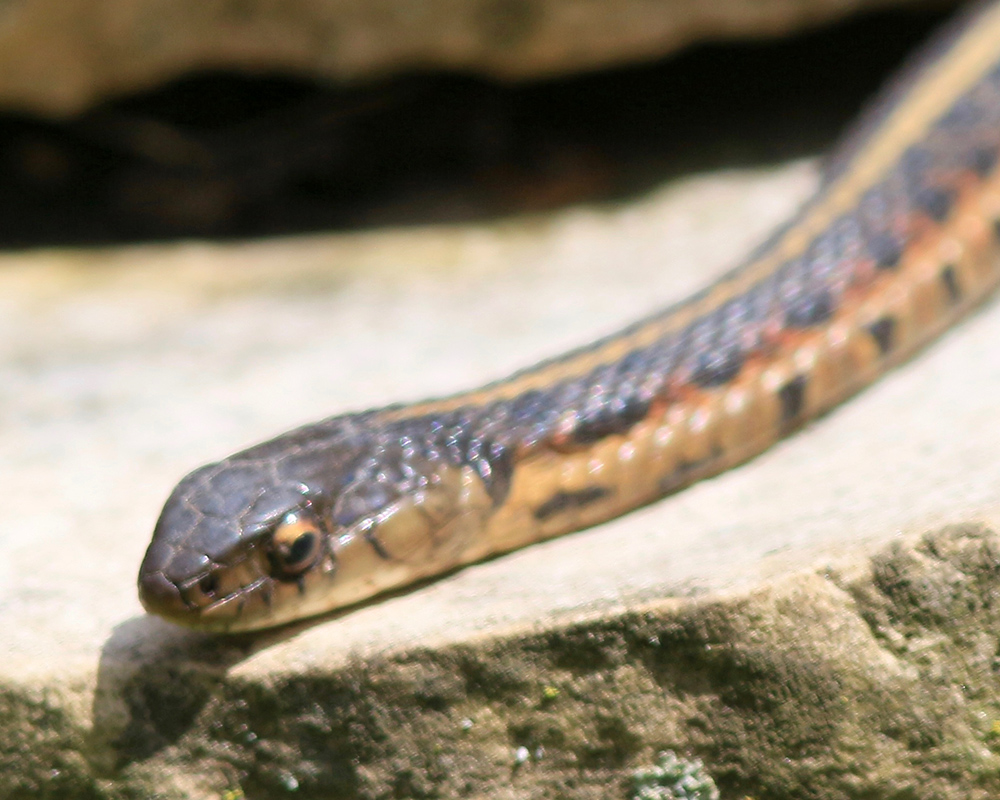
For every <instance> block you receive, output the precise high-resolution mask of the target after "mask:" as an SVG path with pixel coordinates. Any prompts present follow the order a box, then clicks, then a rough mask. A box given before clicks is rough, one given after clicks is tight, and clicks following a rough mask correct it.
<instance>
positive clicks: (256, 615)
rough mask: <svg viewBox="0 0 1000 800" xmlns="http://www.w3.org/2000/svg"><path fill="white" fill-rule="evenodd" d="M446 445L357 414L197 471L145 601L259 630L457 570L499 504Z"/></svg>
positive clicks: (187, 620) (170, 516)
mask: <svg viewBox="0 0 1000 800" xmlns="http://www.w3.org/2000/svg"><path fill="white" fill-rule="evenodd" d="M443 452H444V451H443V450H442V449H440V448H436V447H434V446H430V445H428V446H424V445H418V443H417V442H416V439H415V438H414V437H412V436H408V435H407V434H406V433H405V432H404V433H401V432H400V430H399V429H398V426H396V427H393V426H389V427H385V426H378V425H371V424H368V421H367V418H366V417H365V416H364V415H356V416H354V417H341V418H334V419H332V420H328V421H327V422H325V423H319V424H318V425H316V426H310V427H309V428H305V429H299V430H297V431H293V432H291V433H290V434H286V435H285V436H282V437H279V438H277V439H274V440H271V441H270V442H266V443H264V444H262V445H258V446H257V447H255V448H252V449H250V450H247V451H244V452H243V453H237V454H236V455H234V456H231V457H230V458H228V459H225V460H224V461H221V462H219V463H216V464H210V465H208V466H206V467H202V468H201V469H198V470H196V471H194V472H192V473H191V474H190V475H188V476H187V477H186V478H184V480H182V481H181V482H180V484H178V486H177V487H176V488H175V489H174V491H173V492H172V493H171V495H170V497H169V498H168V500H167V502H166V504H165V505H164V508H163V511H162V513H161V514H160V518H159V521H158V522H157V524H156V528H155V530H154V533H153V540H152V542H151V543H150V545H149V548H148V550H147V551H146V557H145V559H144V560H143V563H142V567H141V568H140V571H139V596H140V599H141V601H142V604H143V606H145V608H146V609H147V610H148V611H150V612H151V613H155V614H158V615H160V616H163V617H166V618H167V619H169V620H170V621H172V622H175V623H178V624H181V625H186V626H189V627H195V628H201V629H207V630H216V631H229V632H238V631H246V630H254V629H258V628H265V627H272V626H275V625H281V624H284V623H286V622H290V621H292V620H297V619H300V618H304V617H309V616H313V615H316V614H321V613H324V612H327V611H330V610H332V609H335V608H340V607H343V606H348V605H352V604H354V603H357V602H359V601H361V600H364V599H367V598H368V597H371V596H372V595H375V594H377V593H379V592H381V591H385V590H387V589H391V588H394V587H397V586H400V585H402V584H406V583H410V582H412V581H413V580H416V579H418V578H421V577H424V576H426V575H429V574H434V573H435V572H440V571H442V570H443V569H447V568H450V567H453V566H454V565H455V564H456V563H459V562H460V561H461V560H462V559H463V554H464V553H465V552H466V548H467V546H468V539H469V536H468V532H469V531H470V530H473V529H474V528H475V527H476V526H477V525H480V524H481V523H482V519H483V517H484V516H485V515H486V514H488V513H489V511H490V510H491V509H492V508H493V505H494V502H493V498H492V497H491V496H490V495H489V494H488V493H487V491H486V489H485V488H484V487H485V484H484V482H483V480H482V476H481V474H480V471H477V469H476V468H475V467H474V466H473V465H471V464H470V463H468V462H463V461H461V460H456V459H449V458H446V457H444V455H443Z"/></svg>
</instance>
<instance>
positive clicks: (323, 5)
mask: <svg viewBox="0 0 1000 800" xmlns="http://www.w3.org/2000/svg"><path fill="white" fill-rule="evenodd" d="M904 2H906V0H713V1H712V2H710V3H706V2H701V0H659V2H649V0H588V1H587V2H580V1H579V0H434V2H428V1H427V0H422V1H421V2H414V0H280V2H276V0H241V1H240V2H221V1H220V0H215V1H214V2H205V1H204V0H185V2H171V3H162V2H157V0H100V2H93V0H20V2H9V3H4V4H0V105H2V106H5V107H8V108H17V109H24V110H31V111H33V112H36V113H45V114H50V115H66V114H70V113H73V112H76V111H79V110H81V109H83V108H86V107H88V106H91V105H93V104H94V103H95V102H97V101H99V100H101V99H102V98H106V97H109V96H115V95H120V94H124V93H130V92H136V91H141V90H143V89H147V88H149V87H151V86H155V85H158V84H160V83H163V82H165V81H169V80H171V79H172V78H176V77H178V76H179V75H182V74H185V73H189V72H195V71H203V70H213V69H223V70H237V71H247V72H250V73H262V72H273V73H288V74H295V75H304V76H311V77H315V78H325V79H332V80H336V81H356V80H360V79H365V78H374V77H379V76H383V75H386V74H388V73H391V72H398V71H401V70H406V71H411V70H428V69H430V70H435V69H447V70H457V71H462V72H473V73H480V74H489V75H496V76H501V77H508V78H525V77H532V76H541V75H552V74H557V73H565V72H569V71H574V70H580V69H594V68H597V67H602V66H607V65H610V64H620V63H631V62H635V61H638V60H643V59H650V58H657V57H659V56H662V55H664V54H666V53H669V52H672V51H674V50H676V49H677V48H680V47H683V46H685V45H687V44H690V43H692V42H696V41H700V40H703V39H706V38H725V37H749V36H769V35H776V34H779V33H783V32H787V31H791V30H795V29H800V28H803V27H807V26H811V25H816V24H819V23H822V22H827V21H830V20H833V19H837V18H838V17H841V16H845V15H847V14H848V13H851V12H854V11H857V10H858V9H863V8H879V7H886V6H890V5H899V4H901V3H904ZM914 4H916V2H914ZM921 4H922V5H926V4H927V3H926V0H924V1H923V2H922V3H921Z"/></svg>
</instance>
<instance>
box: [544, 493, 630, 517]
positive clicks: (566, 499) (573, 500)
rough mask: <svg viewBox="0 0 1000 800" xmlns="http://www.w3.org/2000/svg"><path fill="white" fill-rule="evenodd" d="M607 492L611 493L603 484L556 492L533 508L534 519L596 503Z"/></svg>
mask: <svg viewBox="0 0 1000 800" xmlns="http://www.w3.org/2000/svg"><path fill="white" fill-rule="evenodd" d="M609 494H611V490H610V489H606V488H604V487H603V486H588V487H587V488H586V489H580V490H578V491H575V492H562V491H560V492H556V493H555V494H554V495H552V497H550V498H549V499H548V500H546V501H545V502H544V503H542V504H541V505H540V506H539V507H538V508H536V509H535V519H538V520H546V519H548V518H549V517H554V516H555V515H556V514H560V513H562V512H563V511H569V510H570V509H576V508H583V507H584V506H588V505H590V504H591V503H596V502H597V501H598V500H600V499H601V498H603V497H607V496H608V495H609Z"/></svg>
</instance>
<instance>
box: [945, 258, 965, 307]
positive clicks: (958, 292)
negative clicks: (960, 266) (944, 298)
mask: <svg viewBox="0 0 1000 800" xmlns="http://www.w3.org/2000/svg"><path fill="white" fill-rule="evenodd" d="M941 283H942V284H944V288H945V291H947V292H948V299H949V300H951V302H952V303H957V302H958V301H959V300H961V299H962V288H961V287H960V286H959V285H958V276H957V275H956V274H955V268H954V267H953V266H951V265H950V264H949V265H948V266H946V267H945V268H944V269H942V270H941Z"/></svg>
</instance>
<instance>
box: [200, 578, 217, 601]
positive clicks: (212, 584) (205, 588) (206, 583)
mask: <svg viewBox="0 0 1000 800" xmlns="http://www.w3.org/2000/svg"><path fill="white" fill-rule="evenodd" d="M198 588H199V589H201V591H202V593H203V594H206V595H208V596H209V597H211V596H212V595H214V594H215V593H216V592H217V591H218V590H219V579H218V577H216V576H215V575H214V574H212V573H209V574H208V575H205V576H204V577H203V578H202V579H201V580H199V581H198Z"/></svg>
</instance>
